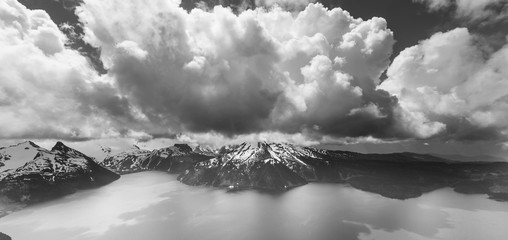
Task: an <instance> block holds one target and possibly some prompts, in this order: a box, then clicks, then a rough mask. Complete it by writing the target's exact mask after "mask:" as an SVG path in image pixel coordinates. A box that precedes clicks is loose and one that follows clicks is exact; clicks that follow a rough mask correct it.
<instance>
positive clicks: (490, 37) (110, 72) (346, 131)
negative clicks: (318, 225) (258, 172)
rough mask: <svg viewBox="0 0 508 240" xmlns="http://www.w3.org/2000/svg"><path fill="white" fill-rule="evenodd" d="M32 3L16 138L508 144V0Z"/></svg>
mask: <svg viewBox="0 0 508 240" xmlns="http://www.w3.org/2000/svg"><path fill="white" fill-rule="evenodd" d="M19 1H20V2H18V1H16V0H4V1H2V2H0V113H1V114H0V139H1V140H0V143H4V144H1V145H5V144H7V143H12V142H16V141H20V140H23V139H32V140H36V141H39V142H42V143H43V145H44V144H48V145H49V142H52V141H53V142H54V141H56V140H63V141H66V142H70V143H71V144H75V145H79V146H82V147H83V146H85V145H87V144H88V145H91V144H92V145H98V144H104V145H115V144H117V145H118V144H119V143H122V144H132V143H133V142H134V143H138V144H141V145H145V146H147V147H149V146H152V147H153V146H159V145H164V144H170V143H173V142H189V143H192V144H203V145H216V146H220V145H222V144H230V143H235V142H241V141H259V140H266V141H284V142H291V143H296V144H302V145H318V146H327V147H328V148H334V149H355V150H358V149H360V150H361V151H366V152H369V151H376V152H390V151H403V150H407V149H409V150H411V151H416V152H449V151H450V150H449V149H454V153H463V152H464V153H467V154H468V155H469V154H485V153H488V154H493V155H498V156H504V155H506V154H507V150H508V121H507V119H508V69H507V68H506V67H505V66H507V65H508V38H507V36H508V2H507V1H506V0H453V1H452V0H386V1H379V0H339V1H311V0H296V1H289V0H229V1H228V0H223V1H219V0H211V1H207V2H204V1H194V0H190V1H183V2H181V1H179V0H153V1H136V0H122V1H120V0H110V1H100V0H52V1H45V0H19ZM408 146H410V147H408ZM451 146H453V147H451ZM507 156H508V155H507Z"/></svg>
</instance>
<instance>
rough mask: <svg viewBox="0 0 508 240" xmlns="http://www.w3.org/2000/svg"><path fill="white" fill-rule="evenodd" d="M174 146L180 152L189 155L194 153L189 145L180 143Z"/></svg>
mask: <svg viewBox="0 0 508 240" xmlns="http://www.w3.org/2000/svg"><path fill="white" fill-rule="evenodd" d="M173 146H174V147H175V148H177V149H178V150H179V151H180V152H187V153H189V152H192V148H191V147H190V146H189V145H187V144H181V143H180V144H179V143H177V144H175V145H173Z"/></svg>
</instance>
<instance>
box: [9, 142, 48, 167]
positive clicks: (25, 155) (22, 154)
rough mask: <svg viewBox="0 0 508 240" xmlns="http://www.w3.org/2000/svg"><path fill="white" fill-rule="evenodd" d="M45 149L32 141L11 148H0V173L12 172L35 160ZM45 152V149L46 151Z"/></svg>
mask: <svg viewBox="0 0 508 240" xmlns="http://www.w3.org/2000/svg"><path fill="white" fill-rule="evenodd" d="M42 149H43V148H41V147H39V146H38V145H37V144H35V143H33V142H32V141H25V142H21V143H18V144H15V145H12V146H9V147H3V148H0V172H3V171H7V170H12V169H16V168H19V167H21V166H23V165H25V164H26V163H27V162H29V161H31V160H33V159H34V158H35V156H36V155H37V153H38V152H39V151H40V150H42ZM44 150H45V149H44Z"/></svg>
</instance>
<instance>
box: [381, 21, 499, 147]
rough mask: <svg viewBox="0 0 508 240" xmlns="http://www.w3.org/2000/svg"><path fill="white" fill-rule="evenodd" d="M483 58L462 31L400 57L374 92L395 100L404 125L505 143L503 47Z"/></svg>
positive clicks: (431, 40) (434, 38) (472, 39)
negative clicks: (405, 118) (406, 119)
mask: <svg viewBox="0 0 508 240" xmlns="http://www.w3.org/2000/svg"><path fill="white" fill-rule="evenodd" d="M485 54H486V53H485V52H484V51H482V49H481V46H478V45H477V42H476V41H475V37H474V36H473V35H472V34H470V33H469V31H468V30H467V29H465V28H457V29H454V30H451V31H449V32H444V33H436V34H434V35H433V36H432V37H431V38H429V39H427V40H425V41H422V42H421V43H420V44H419V45H417V46H414V47H411V48H407V49H406V50H404V51H403V52H401V54H400V55H399V56H397V57H396V58H395V60H394V62H393V64H392V65H391V66H390V68H389V69H388V72H387V75H388V79H387V80H386V81H384V82H383V83H382V84H381V85H380V86H379V88H380V89H384V90H386V91H388V92H389V93H391V94H393V95H395V96H397V98H398V99H399V103H400V108H401V111H402V112H404V113H405V114H409V115H412V116H414V117H413V120H412V121H411V119H408V120H409V121H406V122H408V123H411V122H413V125H419V126H422V127H423V126H426V127H427V128H428V129H427V131H428V132H430V133H438V132H441V133H442V134H444V136H446V137H447V138H455V139H468V140H478V139H498V138H506V137H507V136H508V122H506V119H508V111H507V110H508V71H507V70H506V67H505V66H507V64H508V45H505V46H504V47H502V48H501V49H500V50H498V51H496V52H494V53H492V54H489V55H487V56H486V55H485ZM422 122H423V124H422ZM410 128H411V127H410ZM413 129H417V128H413Z"/></svg>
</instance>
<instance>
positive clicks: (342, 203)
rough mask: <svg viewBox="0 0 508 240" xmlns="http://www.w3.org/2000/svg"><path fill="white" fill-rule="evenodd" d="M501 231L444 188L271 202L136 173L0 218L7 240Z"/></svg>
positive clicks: (473, 202) (500, 235)
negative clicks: (409, 195)
mask: <svg viewBox="0 0 508 240" xmlns="http://www.w3.org/2000/svg"><path fill="white" fill-rule="evenodd" d="M507 224H508V203H506V202H505V203H502V202H496V201H492V200H489V199H487V198H486V196H485V195H463V194H458V193H455V192H453V191H452V190H450V189H441V190H438V191H434V192H431V193H428V194H424V195H423V196H422V197H419V198H415V199H410V200H394V199H389V198H385V197H382V196H380V195H377V194H372V193H368V192H363V191H360V190H356V189H354V188H351V187H348V186H345V185H341V184H323V183H311V184H308V185H305V186H302V187H298V188H295V189H292V190H290V191H288V192H285V193H281V194H276V195H274V194H267V193H262V192H257V191H241V192H226V191H225V190H223V189H216V188H209V187H192V186H187V185H184V184H182V183H180V182H178V181H177V180H176V176H174V175H169V174H166V173H162V172H142V173H135V174H129V175H124V176H122V178H121V179H119V180H118V181H116V182H113V183H112V184H109V185H107V186H104V187H101V188H99V189H93V190H86V191H80V192H77V193H75V194H72V195H69V196H67V197H64V198H61V199H58V200H54V201H50V202H45V203H42V204H37V205H33V206H30V207H28V208H25V209H23V210H21V211H19V212H15V213H13V214H11V215H8V216H6V217H3V218H0V232H4V233H7V234H8V235H10V236H11V237H12V238H13V239H14V240H33V239H37V240H46V239H47V240H55V239H57V240H58V239H66V240H73V239H75V240H77V239H80V240H81V239H104V240H112V239H129V240H130V239H149V240H159V239H160V240H162V239H164V240H167V239H182V240H184V239H189V240H191V239H199V240H215V239H217V240H219V239H220V240H240V239H247V240H263V239H266V240H285V239H287V240H300V239H301V240H309V239H314V240H338V239H344V240H349V239H361V240H367V239H372V240H373V239H376V240H383V239H386V240H398V239H400V240H411V239H418V240H420V239H422V240H423V239H429V240H430V239H453V240H455V239H461V240H481V239H489V240H506V239H508V227H507Z"/></svg>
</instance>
